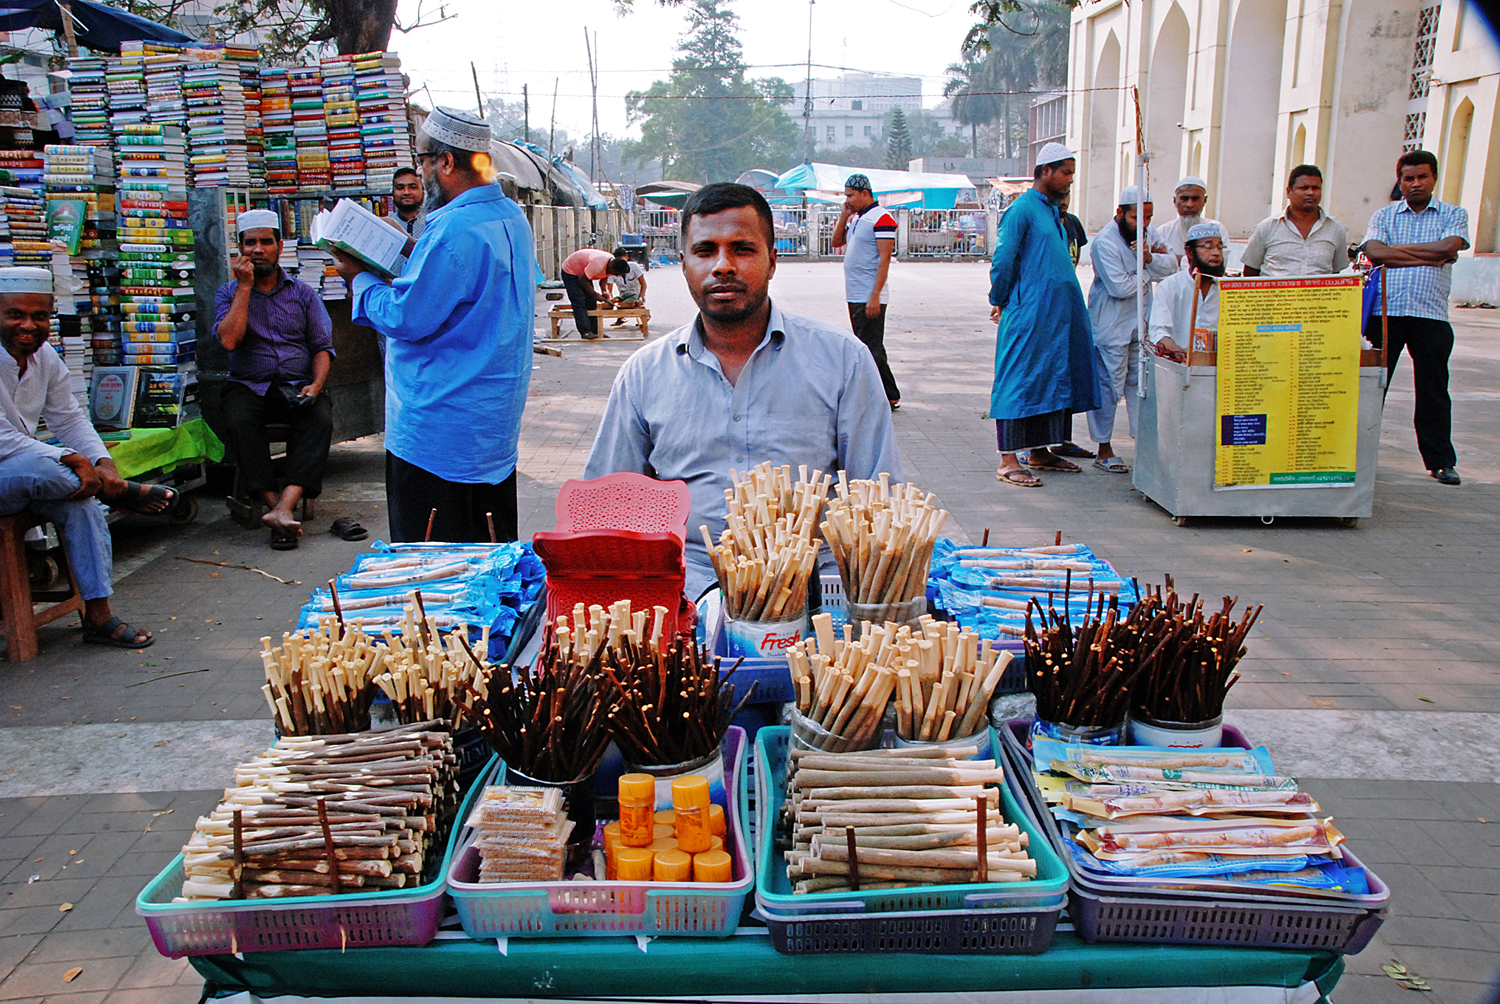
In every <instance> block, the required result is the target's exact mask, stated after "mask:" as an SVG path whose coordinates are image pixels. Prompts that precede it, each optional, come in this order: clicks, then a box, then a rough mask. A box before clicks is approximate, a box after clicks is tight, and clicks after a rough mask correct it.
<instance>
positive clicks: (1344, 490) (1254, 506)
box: [1132, 277, 1386, 526]
mask: <svg viewBox="0 0 1500 1004" xmlns="http://www.w3.org/2000/svg"><path fill="white" fill-rule="evenodd" d="M1290 281H1292V280H1289V281H1288V282H1290ZM1294 281H1296V282H1303V283H1312V282H1325V283H1329V284H1331V283H1333V282H1335V281H1340V282H1342V283H1343V284H1344V285H1346V286H1347V285H1349V284H1351V282H1352V283H1355V284H1357V280H1351V279H1350V278H1349V277H1330V278H1328V279H1321V280H1312V279H1309V280H1294ZM1285 319H1286V318H1285V317H1284V316H1278V317H1268V318H1266V320H1268V321H1276V322H1281V321H1284V320H1285ZM1372 320H1373V322H1374V325H1379V324H1380V323H1381V320H1382V317H1381V312H1379V311H1377V313H1376V315H1375V316H1374V317H1373V318H1372ZM1300 327H1301V326H1300V325H1298V324H1287V323H1268V324H1264V325H1261V326H1259V328H1258V329H1257V331H1258V333H1259V334H1260V335H1262V336H1263V337H1265V338H1266V339H1267V340H1271V339H1276V338H1280V339H1283V340H1284V341H1285V340H1290V339H1295V338H1297V337H1299V333H1298V331H1297V330H1296V329H1299V328H1300ZM1309 327H1312V325H1311V324H1310V325H1309ZM1205 337H1206V338H1208V339H1210V340H1211V339H1212V337H1213V336H1212V334H1211V333H1208V334H1207V335H1206V336H1205V333H1204V332H1199V333H1198V334H1197V337H1195V338H1194V339H1193V340H1194V341H1195V343H1198V342H1200V340H1202V339H1203V338H1205ZM1216 349H1217V346H1216V345H1214V344H1213V343H1212V341H1210V342H1209V344H1207V345H1204V344H1194V345H1193V346H1192V347H1191V348H1190V349H1189V351H1188V353H1187V360H1186V362H1185V363H1179V362H1175V361H1173V360H1171V359H1168V358H1166V357H1163V356H1148V357H1146V358H1145V359H1143V360H1142V363H1141V371H1142V372H1141V379H1140V396H1141V402H1140V404H1141V407H1140V420H1139V428H1138V434H1137V436H1136V460H1135V468H1134V472H1133V476H1132V483H1133V484H1134V486H1135V488H1136V489H1137V490H1138V491H1140V492H1141V494H1143V495H1145V496H1146V497H1147V498H1149V499H1151V500H1152V501H1153V502H1155V503H1156V504H1157V505H1159V506H1161V507H1162V508H1163V509H1165V510H1166V511H1167V512H1168V513H1169V514H1170V515H1171V516H1172V517H1173V518H1174V519H1175V520H1176V522H1177V525H1178V526H1184V525H1186V523H1187V520H1188V518H1189V517H1193V516H1258V517H1260V518H1261V519H1262V521H1264V522H1270V521H1271V520H1272V519H1274V518H1275V517H1277V516H1319V517H1331V518H1336V519H1339V520H1341V521H1343V522H1344V523H1345V524H1346V525H1353V524H1354V523H1355V521H1356V520H1358V519H1359V518H1360V517H1362V516H1369V515H1370V514H1371V513H1372V512H1373V508H1374V501H1375V468H1376V464H1377V462H1378V460H1379V451H1380V420H1381V412H1382V408H1383V405H1384V391H1385V385H1386V369H1385V355H1384V352H1383V350H1382V349H1373V350H1372V349H1362V350H1359V351H1358V363H1357V367H1358V369H1357V372H1358V378H1357V379H1358V382H1357V387H1358V389H1357V397H1358V403H1357V406H1356V407H1347V406H1345V407H1342V408H1341V409H1339V410H1337V411H1336V412H1331V413H1330V414H1329V415H1324V416H1319V417H1320V418H1323V419H1326V420H1324V421H1321V422H1320V423H1318V424H1320V425H1322V426H1330V425H1338V426H1341V427H1342V429H1343V431H1344V433H1345V435H1347V434H1348V432H1349V431H1350V430H1349V429H1348V426H1349V425H1351V424H1352V425H1354V426H1355V427H1356V430H1357V438H1356V439H1355V446H1354V449H1353V451H1352V457H1351V458H1350V459H1352V460H1353V462H1354V470H1353V471H1352V472H1342V473H1341V474H1340V475H1326V476H1325V475H1319V474H1316V473H1311V474H1306V475H1298V474H1281V475H1271V476H1270V477H1268V478H1266V479H1265V481H1266V483H1261V484H1244V483H1241V484H1232V485H1226V484H1224V483H1223V482H1224V481H1225V480H1226V479H1225V478H1224V477H1223V476H1222V474H1221V472H1217V471H1216V465H1222V464H1224V463H1225V459H1224V452H1223V450H1222V449H1221V447H1223V446H1226V445H1228V446H1237V445H1239V442H1240V441H1239V440H1236V439H1233V438H1232V437H1235V436H1238V435H1240V434H1241V433H1240V432H1239V431H1238V430H1237V429H1231V428H1230V426H1231V424H1232V422H1231V420H1232V419H1235V418H1240V417H1244V418H1248V419H1254V420H1258V428H1256V422H1251V423H1249V424H1250V426H1251V430H1250V437H1249V438H1248V440H1247V441H1248V442H1251V443H1261V444H1263V443H1265V441H1266V435H1267V416H1266V415H1265V414H1260V415H1253V416H1230V415H1227V414H1224V413H1223V411H1222V402H1221V395H1220V393H1219V391H1220V386H1219V385H1220V380H1221V378H1225V377H1226V374H1224V373H1223V372H1222V371H1221V369H1220V365H1219V363H1220V356H1221V353H1220V352H1218V351H1216ZM1263 355H1266V356H1270V357H1271V358H1270V359H1269V361H1267V359H1265V358H1257V359H1256V360H1255V361H1254V365H1253V366H1252V367H1251V368H1250V369H1249V371H1248V373H1249V375H1248V377H1247V376H1246V375H1244V374H1237V376H1238V379H1239V380H1240V381H1241V382H1242V384H1243V382H1244V381H1247V380H1249V381H1264V382H1265V383H1266V384H1267V385H1270V384H1275V383H1282V384H1288V383H1290V384H1292V385H1295V384H1296V383H1297V381H1298V379H1299V378H1301V379H1304V380H1305V379H1307V377H1306V374H1307V373H1308V372H1312V371H1316V370H1318V369H1319V367H1318V366H1317V365H1316V363H1314V364H1313V365H1312V366H1307V365H1306V364H1303V365H1302V368H1301V369H1299V364H1298V363H1296V362H1294V361H1290V359H1288V358H1278V357H1276V356H1275V354H1274V353H1264V354H1263ZM1346 358H1347V359H1348V361H1349V363H1350V366H1351V368H1352V366H1353V355H1352V354H1349V355H1348V356H1347V357H1346ZM1316 375H1321V374H1316ZM1228 378H1230V379H1234V378H1235V377H1234V376H1229V377H1228ZM1325 400H1326V399H1325ZM1272 411H1273V414H1272V415H1271V417H1270V420H1269V421H1270V423H1271V424H1272V425H1273V426H1274V425H1275V424H1276V423H1277V422H1278V421H1280V422H1281V423H1282V424H1283V425H1287V426H1297V425H1307V424H1308V423H1307V422H1306V421H1305V416H1303V415H1302V413H1301V411H1300V410H1299V409H1298V408H1297V407H1296V405H1295V403H1294V404H1293V407H1292V408H1291V409H1289V410H1288V411H1287V412H1286V413H1284V414H1283V415H1276V414H1274V409H1272ZM1330 416H1331V417H1330ZM1299 419H1304V420H1303V421H1301V422H1299ZM1257 434H1258V436H1259V438H1258V439H1255V438H1254V436H1256V435H1257ZM1345 441H1346V442H1347V439H1346V440H1345ZM1282 466H1284V467H1291V466H1292V465H1291V464H1283V465H1282ZM1349 473H1352V474H1353V477H1352V478H1349V477H1348V476H1347V475H1348V474H1349ZM1325 477H1326V481H1325V482H1320V478H1325Z"/></svg>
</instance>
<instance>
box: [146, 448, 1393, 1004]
mask: <svg viewBox="0 0 1500 1004" xmlns="http://www.w3.org/2000/svg"><path fill="white" fill-rule="evenodd" d="M732 484H733V487H732V488H731V489H729V490H728V491H727V492H726V496H727V498H726V501H727V502H728V503H729V505H728V510H729V517H728V521H727V525H726V527H725V528H724V530H723V531H722V533H721V535H720V536H719V537H718V539H717V540H715V539H714V538H713V536H712V534H710V533H709V531H708V529H707V528H706V527H700V528H689V527H687V526H686V525H685V519H684V516H685V513H686V512H687V504H686V486H685V485H683V484H682V483H680V482H669V483H661V482H655V481H652V480H650V479H647V478H644V477H641V476H639V475H629V474H616V475H611V476H609V477H607V478H602V479H599V480H597V481H592V482H573V481H570V482H568V483H566V484H565V485H564V487H563V489H562V491H561V493H560V494H559V497H558V501H557V513H558V529H557V530H555V531H549V532H545V533H538V534H536V535H535V537H534V539H533V541H532V542H531V543H528V544H519V543H512V544H445V543H435V542H434V543H426V544H400V545H376V547H375V549H373V550H372V551H371V552H369V553H367V554H364V555H361V556H360V557H359V558H358V559H356V561H355V562H354V564H353V566H352V567H351V568H350V570H349V571H348V572H347V573H345V574H343V575H340V576H338V577H337V578H335V579H334V580H332V581H330V582H329V583H328V584H327V587H326V588H320V589H318V590H315V591H314V592H313V594H312V596H311V597H310V598H309V600H308V602H307V604H306V605H305V606H304V607H303V608H302V610H301V613H300V616H299V617H298V619H297V623H296V628H295V630H292V631H288V632H286V633H284V634H283V635H282V636H281V637H280V638H272V637H267V638H265V639H262V646H263V652H262V662H263V665H264V669H265V681H266V682H265V686H264V687H263V688H262V689H263V692H264V695H265V699H266V705H267V713H268V715H269V717H270V719H271V721H273V722H274V724H275V731H276V735H277V738H276V741H275V742H274V743H273V744H272V745H271V746H269V747H268V748H266V749H265V750H263V751H261V752H259V753H257V754H255V755H254V756H252V757H250V758H248V759H247V760H246V761H245V762H244V763H243V764H241V765H240V766H239V767H238V768H236V770H235V771H234V775H233V776H232V777H226V778H224V779H223V782H224V784H225V789H224V795H223V798H222V799H221V800H220V801H219V803H218V804H217V805H216V806H215V807H214V808H213V809H212V810H211V811H209V812H208V813H207V814H206V815H204V816H203V817H201V818H200V819H199V820H198V821H197V824H196V826H195V828H194V831H193V833H192V835H191V837H190V839H189V840H188V842H187V844H186V845H185V846H184V847H183V849H182V853H181V855H179V856H178V857H177V858H176V859H175V860H173V861H172V862H170V863H169V864H166V867H165V868H164V869H163V870H162V872H161V873H160V874H158V875H157V876H156V878H154V879H153V880H152V881H151V882H150V883H149V884H148V885H147V886H146V888H145V889H144V890H143V891H142V893H141V894H140V896H139V898H138V899H137V904H136V909H137V912H138V913H139V914H141V915H142V916H143V917H144V918H145V920H146V923H147V925H148V927H149V928H150V931H151V934H152V937H153V939H154V941H155V944H156V946H157V947H158V949H159V950H160V951H161V952H162V953H163V954H165V955H168V956H170V957H174V958H180V957H187V958H188V959H189V960H190V961H191V964H192V965H193V966H194V968H195V969H196V970H197V971H198V972H199V973H200V974H201V975H202V976H203V977H204V979H205V981H206V983H207V992H208V994H209V998H210V999H221V1000H229V1001H235V1002H236V1004H240V1002H245V1004H248V1002H251V1001H253V1000H258V999H260V998H262V997H271V996H277V995H298V996H302V997H327V998H333V999H341V1000H346V1001H374V1000H381V1001H386V1000H396V999H412V1000H423V1001H439V1000H448V999H452V998H461V997H490V998H496V997H513V998H519V999H531V1000H534V999H549V998H557V999H573V998H580V997H587V998H589V999H625V998H632V997H645V998H650V999H664V998H673V999H675V998H679V997H681V998H686V999H697V1000H704V999H744V998H745V997H747V996H753V997H755V999H786V1000H806V999H809V998H810V997H812V996H814V995H830V996H832V997H835V998H836V999H839V1000H869V1001H878V1000H891V1001H896V1000H910V999H924V1000H942V999H949V998H950V997H951V999H958V998H957V996H953V995H964V994H980V993H982V994H984V995H985V997H986V999H995V1000H1011V999H1014V1000H1017V1001H1020V1000H1030V999H1037V998H1036V997H1035V996H1034V994H1033V992H1035V991H1041V990H1055V991H1068V992H1069V995H1068V996H1067V998H1066V999H1068V1000H1076V1001H1095V1000H1097V1001H1101V1002H1103V1001H1111V1002H1115V1001H1141V1002H1145V1001H1153V1002H1157V1001H1227V1002H1243V1004H1254V1002H1271V1001H1278V1002H1291V1001H1316V1000H1325V999H1326V998H1327V995H1328V994H1329V992H1330V991H1331V990H1332V989H1333V987H1334V985H1335V984H1336V983H1337V982H1338V979H1339V976H1340V975H1341V973H1342V972H1343V956H1344V955H1345V954H1349V953H1356V952H1358V951H1360V950H1361V949H1362V948H1363V947H1364V946H1365V945H1366V944H1367V943H1368V942H1369V940H1370V938H1371V937H1372V936H1373V935H1374V933H1375V930H1376V929H1377V928H1378V927H1379V926H1380V924H1381V922H1382V920H1383V917H1384V913H1385V909H1386V906H1387V904H1388V901H1389V890H1388V889H1387V888H1386V886H1385V885H1384V883H1382V882H1381V880H1380V879H1379V878H1378V876H1376V875H1375V874H1374V872H1373V871H1371V870H1370V869H1368V868H1366V867H1365V866H1364V865H1363V864H1362V863H1361V862H1360V860H1359V859H1358V858H1357V857H1356V856H1355V850H1354V849H1353V848H1350V847H1349V846H1348V842H1347V841H1346V840H1345V838H1344V836H1343V834H1342V833H1341V832H1340V831H1339V830H1338V828H1337V826H1336V824H1335V821H1334V820H1332V819H1330V818H1328V817H1327V815H1326V814H1325V813H1323V812H1322V811H1321V809H1320V807H1319V804H1318V801H1317V799H1318V794H1317V792H1316V791H1313V790H1305V789H1303V788H1302V787H1301V786H1300V785H1299V784H1298V782H1297V780H1296V779H1295V778H1292V777H1289V776H1285V775H1282V774H1278V773H1277V771H1276V765H1275V764H1274V763H1273V762H1272V759H1271V757H1270V755H1269V754H1268V752H1267V751H1266V749H1265V748H1264V747H1261V746H1258V745H1257V744H1256V743H1255V741H1254V738H1255V737H1250V736H1246V735H1245V734H1244V733H1242V732H1241V731H1240V730H1238V729H1237V728H1235V726H1234V724H1233V722H1232V718H1233V714H1232V712H1231V713H1230V714H1229V715H1228V716H1227V719H1226V715H1225V712H1224V708H1223V704H1224V696H1225V694H1226V693H1227V692H1228V691H1229V690H1230V689H1231V688H1232V687H1233V685H1234V683H1235V680H1236V679H1237V675H1236V671H1235V670H1236V666H1237V664H1238V663H1239V661H1240V660H1241V659H1242V658H1243V657H1244V656H1245V655H1246V654H1247V652H1248V649H1249V648H1250V647H1251V646H1253V644H1254V641H1253V631H1254V626H1255V622H1256V618H1257V617H1258V615H1259V608H1258V607H1248V608H1238V609H1237V603H1236V601H1234V600H1232V599H1230V598H1227V597H1226V598H1225V599H1224V600H1223V602H1222V603H1221V604H1220V603H1215V602H1212V601H1210V600H1206V599H1200V598H1199V597H1197V596H1194V597H1193V598H1192V599H1191V600H1185V599H1183V598H1182V597H1180V596H1179V595H1178V594H1177V592H1176V590H1175V588H1174V584H1173V583H1172V582H1171V580H1170V579H1168V580H1167V581H1166V582H1164V583H1162V584H1160V585H1153V586H1148V585H1146V584H1142V583H1138V582H1136V581H1135V580H1133V579H1131V578H1129V577H1128V575H1126V574H1123V573H1121V572H1119V571H1117V570H1116V569H1114V568H1112V567H1110V566H1109V565H1108V563H1107V562H1104V561H1103V560H1101V559H1099V558H1098V557H1097V556H1095V555H1094V554H1093V552H1092V551H1091V550H1089V549H1088V548H1087V547H1085V546H1083V545H1063V544H1061V542H1060V540H1055V541H1053V542H1051V543H1050V544H1049V543H1047V542H1032V541H1009V542H1005V543H1004V544H997V545H996V546H990V545H989V541H988V532H986V539H985V540H984V542H983V543H982V544H981V546H978V547H973V546H969V545H966V544H960V543H957V542H954V541H953V540H951V539H949V538H947V537H944V536H942V535H941V530H942V528H943V526H944V523H945V521H946V518H947V513H946V512H945V511H943V510H942V509H941V508H939V507H938V506H937V505H936V504H935V503H936V500H935V499H934V498H933V496H931V495H927V494H925V493H923V492H922V491H921V490H920V489H919V488H918V487H917V486H915V485H907V484H899V483H891V482H890V481H889V479H888V478H884V477H882V478H881V479H879V480H875V481H849V480H847V479H846V478H844V477H842V476H839V477H834V476H832V475H824V474H823V473H822V472H812V473H809V472H808V471H807V470H805V469H803V470H800V471H797V472H793V471H792V470H790V469H789V468H772V467H770V466H769V465H762V466H761V467H759V468H756V469H754V470H752V471H748V472H743V473H736V474H735V475H734V477H733V481H732ZM622 499H629V500H630V504H628V505H625V504H623V503H622V501H621V500H622ZM622 508H627V509H631V510H632V511H633V512H636V513H645V512H649V513H651V514H653V515H651V516H649V517H647V518H646V523H645V524H642V523H641V521H640V520H639V519H637V520H635V521H634V523H633V525H632V526H631V528H630V529H629V530H626V529H624V528H620V527H616V526H614V525H613V521H612V520H611V518H610V513H612V512H616V511H620V510H621V509H622ZM694 529H696V531H697V532H698V533H699V534H701V535H703V536H705V537H706V538H707V540H706V542H707V543H708V545H709V553H710V555H711V556H712V561H713V564H714V568H715V570H716V572H717V574H718V578H719V583H720V585H719V588H718V589H717V590H714V591H711V592H710V594H709V595H708V596H707V597H705V598H704V599H703V600H700V601H699V602H698V603H696V604H694V603H690V602H688V601H687V600H685V599H684V598H683V597H682V595H681V589H682V583H683V581H684V564H683V553H684V541H685V540H686V539H687V534H688V533H689V532H692V531H693V530H694ZM1059 537H1060V535H1059ZM825 557H827V558H831V559H832V562H831V564H825V565H824V566H823V568H821V569H820V567H819V561H820V559H821V558H825ZM1018 608H1019V609H1018ZM1021 691H1030V693H1031V694H1032V695H1033V696H1034V701H1035V712H1034V714H1031V715H1028V716H1024V717H1016V716H1015V713H1014V708H1015V707H1016V706H1017V702H1016V700H1015V695H1016V694H1017V693H1018V692H1021ZM768 709H769V710H768Z"/></svg>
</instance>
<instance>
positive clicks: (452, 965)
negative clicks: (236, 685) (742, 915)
mask: <svg viewBox="0 0 1500 1004" xmlns="http://www.w3.org/2000/svg"><path fill="white" fill-rule="evenodd" d="M742 930H744V929H743V928H742ZM191 961H192V964H193V967H194V968H195V969H197V970H198V972H199V973H200V974H201V975H202V976H203V978H204V979H205V981H206V982H207V984H208V989H209V990H210V992H212V993H215V994H220V995H227V994H230V993H235V992H242V991H249V992H250V993H253V994H256V995H258V996H262V997H272V996H275V995H277V994H297V995H303V996H308V997H320V996H326V997H348V998H358V997H375V998H381V999H385V998H392V997H397V998H399V997H420V998H426V999H431V998H439V997H516V998H521V999H532V1000H538V999H546V998H559V997H561V998H579V997H584V998H595V999H600V998H602V999H615V998H626V997H648V998H660V997H668V996H671V997H676V996H692V997H698V998H706V997H724V996H729V997H743V996H745V995H752V994H753V995H770V994H784V995H790V996H793V997H797V998H800V999H804V1000H805V999H807V997H808V996H809V995H813V994H879V993H889V994H901V993H905V994H920V993H930V994H936V993H943V992H949V993H952V992H963V991H969V992H983V991H992V992H993V991H1004V990H1045V989H1082V988H1094V989H1100V988H1120V987H1202V986H1215V987H1218V986H1225V987H1232V986H1270V987H1286V988H1292V987H1298V986H1302V985H1303V984H1305V983H1309V982H1314V983H1316V984H1317V986H1318V989H1319V990H1320V991H1321V992H1322V993H1323V994H1324V995H1326V994H1327V993H1328V992H1329V991H1330V990H1332V989H1333V986H1334V984H1335V983H1337V982H1338V978H1339V976H1340V975H1342V973H1343V971H1344V960H1343V957H1342V956H1338V955H1333V954H1331V953H1329V952H1321V951H1312V950H1303V951H1275V950H1271V949H1263V948H1217V947H1203V948H1197V947H1194V948H1188V947H1181V946H1172V945H1136V944H1096V945H1089V944H1085V943H1084V942H1082V941H1080V940H1079V939H1078V938H1077V937H1075V936H1074V935H1072V934H1070V933H1059V934H1058V935H1057V936H1056V938H1055V939H1054V940H1053V942H1052V946H1051V948H1049V949H1048V950H1047V951H1046V952H1044V953H1042V954H1041V955H901V954H884V955H796V956H792V955H781V954H778V953H777V952H776V950H775V949H773V948H772V947H771V939H770V938H769V937H766V936H764V934H759V933H751V934H742V935H739V936H735V937H729V938H724V939H720V940H713V939H705V938H657V939H656V940H654V941H651V942H650V943H649V945H648V946H647V951H646V952H645V953H642V952H641V950H640V947H639V946H638V945H637V944H636V941H635V939H634V938H567V939H564V938H553V939H537V940H529V939H521V938H511V939H509V941H508V943H507V945H506V954H504V955H502V954H501V953H500V952H499V951H497V950H496V943H495V942H494V941H493V940H491V941H471V940H469V939H467V938H456V939H452V940H444V939H443V936H442V935H440V936H439V940H438V941H434V942H433V943H432V944H430V945H427V946H426V947H423V948H366V949H351V950H350V951H347V952H336V951H306V952H295V951H293V952H262V953H252V954H247V955H245V956H243V957H242V958H241V957H236V956H233V955H213V956H199V957H197V958H194V959H192V960H191Z"/></svg>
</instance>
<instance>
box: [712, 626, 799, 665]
mask: <svg viewBox="0 0 1500 1004" xmlns="http://www.w3.org/2000/svg"><path fill="white" fill-rule="evenodd" d="M724 637H725V640H726V641H727V642H728V646H729V654H730V655H742V656H744V657H745V658H747V659H785V658H786V654H787V652H789V651H790V650H791V648H792V646H793V645H795V644H797V643H798V642H799V641H801V640H802V639H803V638H806V637H807V618H806V617H799V618H797V619H796V620H790V621H737V620H735V619H734V618H732V617H726V618H725V619H724Z"/></svg>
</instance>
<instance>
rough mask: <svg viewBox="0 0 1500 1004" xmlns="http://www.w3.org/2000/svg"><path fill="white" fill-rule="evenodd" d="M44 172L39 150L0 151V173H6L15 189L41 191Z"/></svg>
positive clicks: (44, 163)
mask: <svg viewBox="0 0 1500 1004" xmlns="http://www.w3.org/2000/svg"><path fill="white" fill-rule="evenodd" d="M45 170H46V162H45V160H44V159H43V157H42V154H41V151H39V150H0V171H5V172H7V173H8V174H9V175H10V184H12V185H15V186H16V187H17V188H29V189H31V190H32V191H34V192H40V191H42V190H43V180H42V175H43V173H44V172H45Z"/></svg>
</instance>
